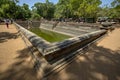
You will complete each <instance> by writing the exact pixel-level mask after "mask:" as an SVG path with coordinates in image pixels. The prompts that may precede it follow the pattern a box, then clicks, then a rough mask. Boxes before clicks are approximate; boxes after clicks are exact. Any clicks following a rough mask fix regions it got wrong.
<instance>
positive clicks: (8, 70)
mask: <svg viewBox="0 0 120 80" xmlns="http://www.w3.org/2000/svg"><path fill="white" fill-rule="evenodd" d="M29 53H30V51H29V49H28V47H27V46H26V45H25V43H24V41H23V40H22V38H21V36H20V35H19V33H18V31H17V30H16V28H15V26H14V25H9V29H7V27H6V26H5V25H0V80H36V76H34V75H35V74H34V73H35V72H34V70H33V69H32V68H33V67H32V66H31V65H32V64H31V62H30V57H29Z"/></svg>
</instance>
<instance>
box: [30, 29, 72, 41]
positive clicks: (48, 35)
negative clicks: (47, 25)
mask: <svg viewBox="0 0 120 80" xmlns="http://www.w3.org/2000/svg"><path fill="white" fill-rule="evenodd" d="M30 31H31V32H33V33H35V34H37V35H38V36H40V37H42V38H43V39H45V40H47V41H48V42H51V43H52V42H59V41H62V40H64V39H67V38H71V36H68V35H64V34H60V33H56V32H52V31H48V30H45V29H40V28H31V29H30Z"/></svg>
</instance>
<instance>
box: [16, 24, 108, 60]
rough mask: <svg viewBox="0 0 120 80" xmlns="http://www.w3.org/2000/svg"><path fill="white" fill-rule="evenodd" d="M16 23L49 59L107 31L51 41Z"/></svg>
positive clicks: (73, 49)
mask: <svg viewBox="0 0 120 80" xmlns="http://www.w3.org/2000/svg"><path fill="white" fill-rule="evenodd" d="M14 24H15V25H16V26H17V27H18V29H19V30H20V31H21V32H22V33H23V34H24V35H25V36H26V38H27V39H28V40H29V41H30V42H31V43H32V45H33V46H35V47H36V48H37V49H38V50H39V52H40V53H41V54H42V55H43V56H44V57H45V59H46V60H48V61H51V60H54V59H56V58H57V57H60V56H62V55H65V54H69V53H71V52H72V51H76V50H78V49H79V48H82V47H83V46H85V45H86V44H88V43H90V42H92V41H94V40H96V39H97V38H99V37H101V36H102V35H104V34H105V33H106V32H107V31H106V30H99V31H94V32H91V33H87V34H84V35H81V36H78V37H73V38H69V39H67V40H64V41H61V42H57V43H49V42H47V41H46V40H44V39H43V38H41V37H39V36H37V35H36V34H34V33H32V32H30V31H28V30H27V29H25V28H23V27H22V26H20V25H18V24H17V23H14Z"/></svg>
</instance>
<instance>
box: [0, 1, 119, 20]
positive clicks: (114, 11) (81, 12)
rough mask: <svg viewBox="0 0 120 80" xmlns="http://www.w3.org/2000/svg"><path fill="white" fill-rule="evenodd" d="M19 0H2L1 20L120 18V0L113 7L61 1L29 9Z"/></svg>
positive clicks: (39, 3) (98, 3)
mask: <svg viewBox="0 0 120 80" xmlns="http://www.w3.org/2000/svg"><path fill="white" fill-rule="evenodd" d="M18 3H19V0H0V19H5V18H12V19H20V20H28V19H29V20H30V19H31V20H40V19H41V18H44V19H47V20H51V19H52V20H61V19H72V20H80V18H94V19H96V18H98V17H108V18H119V17H120V0H114V1H113V2H112V3H111V7H107V6H106V7H100V5H101V4H102V2H101V0H59V1H58V3H57V4H53V3H52V2H49V0H46V2H45V3H41V2H37V3H35V4H34V6H32V9H30V8H29V5H28V4H25V3H24V4H23V5H22V6H20V5H18Z"/></svg>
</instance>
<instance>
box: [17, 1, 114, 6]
mask: <svg viewBox="0 0 120 80" xmlns="http://www.w3.org/2000/svg"><path fill="white" fill-rule="evenodd" d="M49 1H50V2H53V3H57V2H58V0H49ZM101 1H102V4H101V6H102V7H104V6H105V5H107V4H108V5H110V3H111V2H112V1H113V0H101ZM36 2H45V0H19V4H20V5H22V4H23V3H27V4H28V5H29V7H32V6H33V5H34V3H36Z"/></svg>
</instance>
